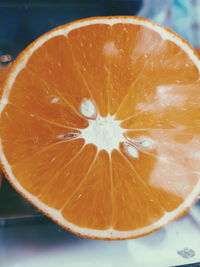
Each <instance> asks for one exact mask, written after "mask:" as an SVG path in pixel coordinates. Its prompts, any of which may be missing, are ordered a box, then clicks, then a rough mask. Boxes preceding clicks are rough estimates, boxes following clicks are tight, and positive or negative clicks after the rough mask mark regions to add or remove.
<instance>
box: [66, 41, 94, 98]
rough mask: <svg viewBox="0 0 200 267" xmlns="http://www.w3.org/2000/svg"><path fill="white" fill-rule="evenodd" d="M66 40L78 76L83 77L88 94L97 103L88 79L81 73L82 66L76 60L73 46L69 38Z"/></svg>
mask: <svg viewBox="0 0 200 267" xmlns="http://www.w3.org/2000/svg"><path fill="white" fill-rule="evenodd" d="M66 40H67V43H68V45H69V48H70V51H71V54H72V59H73V63H74V65H75V66H76V71H77V73H78V75H79V76H80V77H81V79H82V81H83V83H84V84H85V87H86V88H87V91H88V93H89V95H90V97H91V99H92V101H93V103H96V102H95V100H94V98H93V96H92V93H91V91H90V87H89V85H88V82H87V81H86V79H85V78H84V76H83V74H82V72H81V71H80V64H79V63H78V62H77V60H76V59H75V55H74V51H73V49H72V46H71V44H70V42H69V39H68V38H67V37H66Z"/></svg>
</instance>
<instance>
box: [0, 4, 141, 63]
mask: <svg viewBox="0 0 200 267" xmlns="http://www.w3.org/2000/svg"><path fill="white" fill-rule="evenodd" d="M142 2H143V1H142V0H97V1H94V0H73V1H72V0H57V1H55V0H46V1H45V0H32V1H26V0H5V1H0V29H1V30H0V54H1V55H2V54H11V55H12V56H13V57H14V58H15V57H16V55H17V54H18V53H19V52H20V51H21V50H23V49H24V48H25V47H26V46H27V45H28V44H29V43H30V42H32V41H33V40H35V39H36V38H37V37H39V36H40V35H41V34H43V33H45V32H47V31H49V30H50V29H52V28H55V27H56V26H59V25H62V24H66V23H67V22H69V21H73V20H77V19H81V18H86V17H92V16H110V15H120V14H123V15H135V14H138V12H139V10H140V9H141V7H142Z"/></svg>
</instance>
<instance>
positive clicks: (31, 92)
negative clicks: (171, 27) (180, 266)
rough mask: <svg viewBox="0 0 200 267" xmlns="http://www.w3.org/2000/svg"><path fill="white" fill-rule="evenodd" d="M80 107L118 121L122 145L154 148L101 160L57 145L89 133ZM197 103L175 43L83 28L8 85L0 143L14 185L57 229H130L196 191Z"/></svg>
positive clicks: (132, 30)
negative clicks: (52, 216)
mask: <svg viewBox="0 0 200 267" xmlns="http://www.w3.org/2000/svg"><path fill="white" fill-rule="evenodd" d="M159 86H160V87H161V89H160V91H159V89H158V87H159ZM167 86H169V87H170V89H169V90H168V89H166V88H165V87H167ZM163 87H164V89H163ZM165 89H166V90H165ZM54 98H56V99H58V102H56V103H52V102H51V101H52V99H54ZM84 99H92V101H94V103H95V104H96V106H97V109H98V112H99V114H100V115H101V116H103V117H105V116H107V115H108V113H110V114H112V115H113V114H115V115H116V119H118V120H123V122H122V123H121V127H123V128H125V129H127V133H126V136H127V138H136V139H137V138H140V137H143V136H145V137H150V138H152V139H153V140H155V142H156V147H155V149H152V150H148V151H144V152H140V153H139V157H138V158H132V157H130V155H128V154H127V153H126V152H125V150H124V146H123V144H121V145H120V149H119V151H117V150H113V151H112V153H111V157H109V155H108V153H107V152H106V151H105V150H102V151H100V152H97V148H96V147H95V145H92V144H87V145H85V146H84V140H83V139H75V140H69V141H63V140H60V139H59V138H58V136H60V135H64V134H67V133H79V129H82V128H86V127H87V126H88V121H87V119H86V118H84V117H83V116H82V115H81V113H80V104H81V102H82V101H83V100H84ZM199 103H200V82H199V72H198V70H197V67H196V66H195V65H194V63H193V62H192V61H191V59H190V58H189V57H188V55H187V54H186V53H185V52H184V51H183V50H181V49H180V47H178V46H177V45H176V44H174V43H172V42H171V41H168V40H163V39H162V38H161V37H160V36H159V34H157V33H155V32H153V31H152V30H150V29H148V28H146V27H143V26H138V25H131V24H126V25H123V24H120V23H119V24H116V25H113V26H108V25H106V24H101V25H91V26H86V27H82V28H80V29H75V30H72V31H71V32H70V33H69V34H68V35H67V36H58V37H54V38H52V39H50V40H49V41H47V42H46V43H45V44H44V45H43V46H42V47H40V48H39V49H37V51H36V52H34V53H33V54H32V56H31V57H30V59H29V61H28V63H27V65H26V67H25V68H24V69H23V70H22V71H21V72H20V74H19V75H18V76H17V78H16V80H15V82H14V85H13V87H12V91H11V94H10V96H9V105H8V106H7V107H6V108H5V109H4V110H3V113H2V115H1V117H0V134H1V138H2V144H3V149H4V153H5V156H6V158H7V160H8V162H9V163H10V165H11V167H12V171H13V173H14V175H15V177H16V178H17V179H18V181H19V182H20V184H21V185H22V186H23V187H24V188H25V189H26V190H27V191H28V192H30V193H31V194H33V195H35V196H37V197H38V198H39V199H40V200H41V201H42V202H44V203H45V204H46V205H48V206H49V207H52V208H55V209H57V210H61V213H62V215H63V217H64V218H65V219H66V220H68V221H69V222H72V223H74V224H76V225H78V226H81V227H88V228H93V229H102V230H103V229H107V228H109V227H113V228H114V229H116V230H133V229H137V228H140V227H144V226H147V225H150V224H152V223H153V222H155V221H157V220H158V219H159V218H161V217H162V216H163V215H164V214H165V212H170V211H173V210H174V209H176V208H177V207H178V206H179V205H180V204H181V203H182V202H183V201H184V199H185V198H186V197H187V196H188V195H189V193H191V191H192V189H193V188H194V186H195V184H196V183H197V182H198V174H197V173H198V172H200V157H199V156H197V157H194V154H196V155H198V153H199V151H200V143H199V138H200V128H199V121H200V115H199V114H200V105H199ZM166 158H167V160H165V159H166ZM163 159H164V160H163Z"/></svg>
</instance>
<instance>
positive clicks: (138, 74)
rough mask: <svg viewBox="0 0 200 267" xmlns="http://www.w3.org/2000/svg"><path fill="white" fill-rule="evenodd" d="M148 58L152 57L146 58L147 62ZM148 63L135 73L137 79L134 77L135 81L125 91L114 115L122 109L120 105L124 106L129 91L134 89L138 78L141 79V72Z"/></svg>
mask: <svg viewBox="0 0 200 267" xmlns="http://www.w3.org/2000/svg"><path fill="white" fill-rule="evenodd" d="M150 58H152V55H151V57H149V58H148V61H149V59H150ZM148 61H146V63H145V64H144V65H143V67H142V69H141V70H140V71H139V72H138V73H137V77H136V79H135V80H134V81H133V82H132V83H131V85H130V86H129V87H128V90H127V92H126V94H125V95H124V97H123V98H122V100H121V103H120V105H119V107H118V109H117V111H116V113H115V114H117V113H118V112H119V110H120V108H121V107H122V105H123V104H124V102H125V100H126V97H127V95H128V94H129V92H130V90H131V89H132V88H133V87H134V85H135V83H136V82H137V81H138V80H139V78H140V77H141V74H142V73H143V71H144V69H145V67H146V65H147V62H148Z"/></svg>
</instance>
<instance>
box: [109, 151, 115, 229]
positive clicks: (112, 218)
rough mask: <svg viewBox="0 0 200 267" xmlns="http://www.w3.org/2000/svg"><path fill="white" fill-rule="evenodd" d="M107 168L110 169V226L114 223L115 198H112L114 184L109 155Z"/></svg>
mask: <svg viewBox="0 0 200 267" xmlns="http://www.w3.org/2000/svg"><path fill="white" fill-rule="evenodd" d="M109 167H110V189H111V191H110V194H111V209H112V210H111V226H112V224H113V221H114V207H115V196H114V182H113V171H112V159H111V155H110V154H109Z"/></svg>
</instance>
